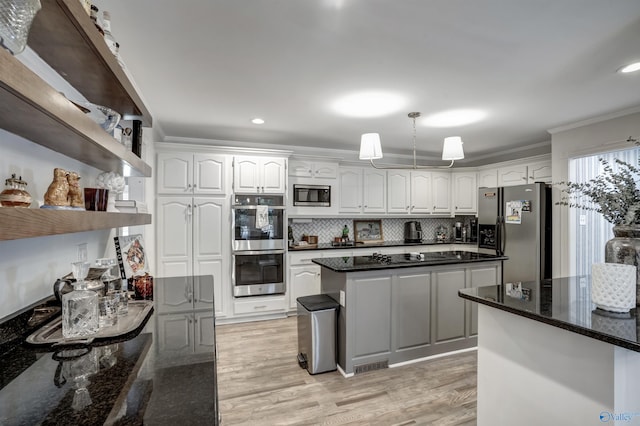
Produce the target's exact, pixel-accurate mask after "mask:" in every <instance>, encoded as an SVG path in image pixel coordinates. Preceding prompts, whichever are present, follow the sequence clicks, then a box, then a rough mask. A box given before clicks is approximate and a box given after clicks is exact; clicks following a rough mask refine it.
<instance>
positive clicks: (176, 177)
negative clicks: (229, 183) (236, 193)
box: [157, 152, 228, 195]
mask: <svg viewBox="0 0 640 426" xmlns="http://www.w3.org/2000/svg"><path fill="white" fill-rule="evenodd" d="M157 161H158V164H157V169H158V178H157V184H158V194H176V195H177V194H187V195H191V194H193V195H221V194H225V193H226V192H227V188H226V180H225V176H226V170H227V164H228V157H227V156H224V155H215V154H209V153H184V152H159V153H158V157H157Z"/></svg>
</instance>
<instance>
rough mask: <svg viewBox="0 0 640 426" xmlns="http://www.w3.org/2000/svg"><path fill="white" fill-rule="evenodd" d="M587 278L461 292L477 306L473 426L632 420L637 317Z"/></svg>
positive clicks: (637, 381) (636, 404)
mask: <svg viewBox="0 0 640 426" xmlns="http://www.w3.org/2000/svg"><path fill="white" fill-rule="evenodd" d="M590 294H591V291H590V279H589V277H571V278H558V279H553V280H545V281H542V282H524V283H521V285H520V287H513V286H509V285H507V284H505V285H494V286H487V287H479V288H465V289H461V290H460V292H459V295H460V297H461V298H464V299H467V300H469V301H472V302H476V303H475V304H477V305H478V307H479V309H478V328H479V339H478V412H477V418H478V425H513V424H518V425H525V426H526V425H540V424H576V425H578V424H580V425H587V424H602V423H605V424H634V425H637V424H640V399H639V398H638V395H640V320H639V319H638V315H637V309H632V310H631V311H630V312H629V313H626V314H620V313H612V312H607V311H603V310H600V309H596V307H595V305H594V304H593V303H592V302H591V298H590Z"/></svg>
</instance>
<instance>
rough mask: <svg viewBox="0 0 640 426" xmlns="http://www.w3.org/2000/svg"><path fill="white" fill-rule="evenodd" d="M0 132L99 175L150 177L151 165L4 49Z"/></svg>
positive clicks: (1, 53)
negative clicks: (122, 173) (116, 173)
mask: <svg viewBox="0 0 640 426" xmlns="http://www.w3.org/2000/svg"><path fill="white" fill-rule="evenodd" d="M78 4H79V2H78ZM0 127H1V128H3V129H5V130H7V131H9V132H12V133H15V134H17V135H19V136H22V137H24V138H26V139H29V140H30V141H32V142H35V143H37V144H39V145H42V146H45V147H47V148H49V149H52V150H53V151H56V152H59V153H61V154H64V155H66V156H68V157H70V158H74V159H76V160H78V161H81V162H83V163H86V164H89V165H91V166H93V167H96V168H98V169H100V170H104V171H112V170H113V171H120V170H122V168H123V165H127V166H129V167H130V168H131V174H132V175H134V176H145V177H150V176H151V167H150V166H149V165H148V164H147V163H145V162H144V161H142V159H140V158H139V157H138V156H136V155H135V154H133V153H132V152H131V151H129V150H127V149H126V148H125V147H124V145H122V144H121V143H119V142H118V141H117V140H115V139H114V138H113V137H111V135H109V134H108V133H106V132H105V131H104V130H103V129H102V128H101V127H100V126H99V125H98V124H96V123H95V122H94V121H93V120H91V119H90V118H89V117H88V116H86V115H85V114H84V113H82V112H81V111H80V110H79V109H78V108H77V107H75V106H74V105H73V104H72V103H71V102H70V101H69V100H68V99H67V98H65V97H64V96H63V95H62V94H60V93H58V92H57V91H56V90H55V89H54V88H53V87H51V86H50V85H49V84H47V83H46V82H45V81H44V80H42V79H41V78H40V77H39V76H38V75H36V74H35V73H34V72H33V71H31V70H30V69H29V68H27V67H26V66H25V65H23V64H22V63H21V62H20V61H18V60H17V59H16V58H14V57H13V56H12V55H11V54H10V53H9V52H8V51H6V50H4V49H0Z"/></svg>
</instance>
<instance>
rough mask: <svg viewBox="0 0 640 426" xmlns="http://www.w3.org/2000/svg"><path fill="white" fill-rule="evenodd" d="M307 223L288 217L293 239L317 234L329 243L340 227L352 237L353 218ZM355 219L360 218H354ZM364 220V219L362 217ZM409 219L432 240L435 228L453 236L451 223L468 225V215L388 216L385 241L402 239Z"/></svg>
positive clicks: (425, 237)
mask: <svg viewBox="0 0 640 426" xmlns="http://www.w3.org/2000/svg"><path fill="white" fill-rule="evenodd" d="M309 220H311V222H309V223H299V222H298V221H295V220H294V219H289V226H291V229H292V231H293V238H294V239H295V241H300V239H301V238H302V235H317V236H318V243H330V242H331V241H333V238H334V237H340V236H342V228H343V227H344V225H347V227H348V228H349V239H353V219H352V218H350V219H346V218H342V219H333V218H332V219H309ZM356 220H360V219H358V218H356ZM362 220H366V219H362ZM410 220H417V221H418V222H420V224H421V225H422V236H423V237H422V238H423V239H424V240H433V239H435V238H436V229H437V228H438V227H439V226H444V227H445V228H447V229H448V230H449V236H450V238H453V225H454V224H455V223H456V222H462V223H464V224H465V225H469V220H470V216H456V217H454V218H411V217H406V218H388V219H382V235H383V238H384V240H385V241H402V240H404V224H405V222H408V221H410Z"/></svg>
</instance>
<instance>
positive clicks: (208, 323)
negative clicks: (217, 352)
mask: <svg viewBox="0 0 640 426" xmlns="http://www.w3.org/2000/svg"><path fill="white" fill-rule="evenodd" d="M193 331H194V339H193V347H194V352H196V353H200V352H206V353H211V352H213V349H214V345H215V344H216V342H215V318H214V316H213V313H212V312H210V311H207V312H195V313H194V314H193Z"/></svg>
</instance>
